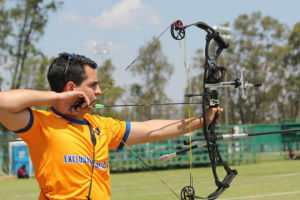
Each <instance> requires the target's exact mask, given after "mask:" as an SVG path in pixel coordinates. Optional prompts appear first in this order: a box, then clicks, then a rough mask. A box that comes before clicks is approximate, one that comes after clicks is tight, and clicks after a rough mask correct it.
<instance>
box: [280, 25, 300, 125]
mask: <svg viewBox="0 0 300 200" xmlns="http://www.w3.org/2000/svg"><path fill="white" fill-rule="evenodd" d="M299 46H300V23H297V24H295V26H294V27H293V30H292V32H291V34H290V35H289V38H288V53H287V54H286V71H287V72H289V73H287V74H288V75H287V79H286V80H287V84H286V86H287V87H286V94H285V95H286V99H287V102H288V103H287V104H286V106H285V108H284V110H286V111H285V112H284V113H287V116H286V117H287V118H292V119H296V117H297V116H298V118H299V120H300V100H299V99H300V98H299V97H300V91H299V88H300V50H299ZM299 120H298V121H299Z"/></svg>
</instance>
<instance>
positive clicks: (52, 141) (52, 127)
mask: <svg viewBox="0 0 300 200" xmlns="http://www.w3.org/2000/svg"><path fill="white" fill-rule="evenodd" d="M28 110H29V112H30V121H29V123H28V125H27V127H25V128H24V129H22V130H19V131H16V133H17V134H18V135H19V136H20V137H21V138H22V139H23V140H24V141H25V142H26V143H27V144H28V149H29V154H30V157H31V160H32V163H33V167H34V172H35V177H36V179H37V181H38V183H39V187H40V189H41V193H40V196H39V199H40V200H42V199H49V200H52V199H87V196H88V193H89V187H90V183H91V178H92V189H91V196H90V198H91V199H92V200H100V199H101V200H106V199H110V196H111V194H110V171H109V149H122V148H123V146H124V143H123V142H126V140H127V138H128V135H129V133H130V122H126V121H118V120H115V119H112V118H107V117H101V116H99V115H91V114H86V115H85V116H84V118H85V120H84V121H78V120H74V119H70V118H68V117H66V116H64V115H63V114H61V113H59V112H58V111H57V110H55V109H54V108H53V107H52V108H50V110H49V111H42V110H35V109H28ZM88 124H90V126H91V127H92V129H93V132H94V134H95V136H96V145H95V165H94V166H95V167H94V172H93V176H92V161H93V144H92V141H91V132H90V129H89V126H88ZM122 141H123V142H122Z"/></svg>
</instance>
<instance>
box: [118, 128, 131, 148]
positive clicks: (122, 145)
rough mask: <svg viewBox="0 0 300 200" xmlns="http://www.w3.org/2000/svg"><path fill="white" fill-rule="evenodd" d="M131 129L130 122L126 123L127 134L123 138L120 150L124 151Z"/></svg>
mask: <svg viewBox="0 0 300 200" xmlns="http://www.w3.org/2000/svg"><path fill="white" fill-rule="evenodd" d="M130 128H131V124H130V122H126V130H125V134H124V136H123V138H122V141H123V142H122V141H121V143H120V144H119V146H118V150H122V149H123V147H124V143H125V142H126V140H127V138H128V136H129V133H130Z"/></svg>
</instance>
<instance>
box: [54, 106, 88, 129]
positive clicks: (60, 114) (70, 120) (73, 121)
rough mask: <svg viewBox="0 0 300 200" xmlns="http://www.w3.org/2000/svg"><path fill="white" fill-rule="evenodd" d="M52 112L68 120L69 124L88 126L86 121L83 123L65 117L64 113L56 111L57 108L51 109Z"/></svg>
mask: <svg viewBox="0 0 300 200" xmlns="http://www.w3.org/2000/svg"><path fill="white" fill-rule="evenodd" d="M50 110H52V111H53V112H54V113H55V114H56V115H58V116H60V117H62V118H64V119H65V120H68V121H69V122H72V123H76V124H81V125H88V122H87V121H86V120H84V121H81V120H76V119H71V118H69V117H67V116H65V115H63V114H62V113H60V112H58V111H57V110H55V108H53V107H51V108H50Z"/></svg>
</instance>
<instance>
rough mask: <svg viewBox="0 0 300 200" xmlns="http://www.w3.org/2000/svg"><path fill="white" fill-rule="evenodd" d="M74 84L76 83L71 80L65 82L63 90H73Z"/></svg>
mask: <svg viewBox="0 0 300 200" xmlns="http://www.w3.org/2000/svg"><path fill="white" fill-rule="evenodd" d="M75 86H76V84H75V83H74V82H73V81H69V82H68V83H67V84H66V86H65V88H64V91H65V92H66V91H73V90H74V88H75Z"/></svg>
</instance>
